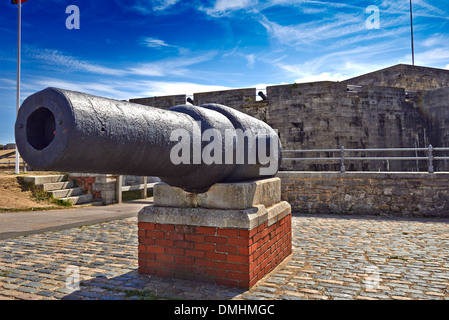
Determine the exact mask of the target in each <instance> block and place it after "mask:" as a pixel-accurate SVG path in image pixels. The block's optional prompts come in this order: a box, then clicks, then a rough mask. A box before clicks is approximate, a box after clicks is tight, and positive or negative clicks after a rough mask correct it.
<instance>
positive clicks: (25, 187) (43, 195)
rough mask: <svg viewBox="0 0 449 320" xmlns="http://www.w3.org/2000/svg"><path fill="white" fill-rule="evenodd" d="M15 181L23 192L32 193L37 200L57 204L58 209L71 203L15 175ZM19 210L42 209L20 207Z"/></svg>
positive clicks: (69, 205)
mask: <svg viewBox="0 0 449 320" xmlns="http://www.w3.org/2000/svg"><path fill="white" fill-rule="evenodd" d="M17 181H18V182H19V185H20V188H21V189H22V191H24V192H27V191H30V192H31V194H32V197H33V198H34V199H35V200H36V201H37V202H48V203H52V204H55V205H56V206H58V207H57V209H60V207H65V208H70V207H72V203H71V202H70V201H65V200H61V199H56V198H54V197H53V196H52V195H51V194H50V193H48V192H47V191H45V190H44V189H42V188H41V187H38V186H36V185H35V184H33V183H31V182H25V181H24V179H23V178H22V177H17ZM45 209H46V210H51V209H50V208H45ZM19 211H42V210H39V208H32V210H23V209H20V210H19Z"/></svg>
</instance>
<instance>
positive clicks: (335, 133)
mask: <svg viewBox="0 0 449 320" xmlns="http://www.w3.org/2000/svg"><path fill="white" fill-rule="evenodd" d="M267 92H268V100H269V109H268V116H267V122H268V124H270V125H271V126H272V127H273V128H276V129H278V130H279V133H280V137H281V141H282V143H283V147H284V149H286V150H300V149H308V150H312V149H339V148H341V147H342V146H344V147H345V148H346V149H365V148H402V147H415V146H416V147H424V146H428V145H429V144H431V143H435V142H436V141H435V140H434V137H433V136H432V130H431V125H430V123H429V121H426V117H425V116H424V115H423V110H422V109H420V108H418V107H417V106H416V104H415V103H414V101H411V100H408V99H406V98H407V97H406V92H405V90H404V89H402V88H387V87H378V86H363V87H359V88H357V90H356V91H348V90H347V85H346V84H344V83H338V82H315V83H305V84H293V85H283V86H274V87H268V88H267ZM350 155H351V156H357V157H363V156H373V155H374V154H372V153H371V154H370V153H367V152H363V153H362V152H361V153H352V154H350ZM392 155H394V154H386V153H377V154H375V156H379V157H382V156H392ZM292 156H293V154H292ZM300 156H301V155H300V154H296V155H295V157H300ZM320 156H321V157H322V156H325V155H323V154H321V155H320V154H309V155H307V157H320ZM327 156H332V154H327ZM334 156H337V157H338V156H339V154H336V155H335V154H334ZM396 156H398V155H397V154H396ZM402 156H407V154H405V155H402ZM408 156H414V154H408ZM289 157H290V156H289ZM346 166H347V170H352V171H354V170H374V171H379V170H381V171H388V170H389V171H395V170H400V171H403V170H405V171H418V170H425V163H418V165H417V164H416V163H415V162H413V161H412V162H397V161H362V162H360V161H358V162H351V161H347V163H346ZM283 169H284V170H306V171H309V170H311V171H322V170H323V171H328V170H333V171H337V170H340V163H339V162H338V161H333V162H330V161H319V162H317V161H285V162H284V164H283Z"/></svg>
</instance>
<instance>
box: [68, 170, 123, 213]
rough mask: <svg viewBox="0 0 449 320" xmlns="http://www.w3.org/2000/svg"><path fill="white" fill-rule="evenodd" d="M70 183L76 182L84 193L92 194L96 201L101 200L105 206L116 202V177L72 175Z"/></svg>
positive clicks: (85, 174) (84, 174)
mask: <svg viewBox="0 0 449 320" xmlns="http://www.w3.org/2000/svg"><path fill="white" fill-rule="evenodd" d="M69 181H74V182H75V184H76V185H77V186H78V187H81V188H83V191H84V193H87V194H92V195H93V196H94V198H95V199H96V200H101V201H102V202H103V205H110V204H114V203H115V202H116V183H117V176H115V175H104V174H90V173H71V174H70V175H69Z"/></svg>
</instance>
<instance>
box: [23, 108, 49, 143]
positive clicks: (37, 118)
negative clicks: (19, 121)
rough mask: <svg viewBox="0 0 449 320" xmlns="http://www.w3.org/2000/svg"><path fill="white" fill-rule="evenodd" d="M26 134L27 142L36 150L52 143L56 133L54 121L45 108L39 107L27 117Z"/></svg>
mask: <svg viewBox="0 0 449 320" xmlns="http://www.w3.org/2000/svg"><path fill="white" fill-rule="evenodd" d="M26 134H27V140H28V143H29V144H30V145H31V146H32V147H33V148H35V149H36V150H43V149H45V148H47V147H48V146H49V145H50V143H52V141H53V139H54V138H55V134H56V121H55V116H54V115H53V113H52V112H51V111H50V110H48V109H47V108H39V109H37V110H36V111H34V112H33V113H32V114H31V115H30V116H29V117H28V119H27V125H26Z"/></svg>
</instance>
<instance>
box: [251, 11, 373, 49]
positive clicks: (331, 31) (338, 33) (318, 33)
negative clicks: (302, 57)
mask: <svg viewBox="0 0 449 320" xmlns="http://www.w3.org/2000/svg"><path fill="white" fill-rule="evenodd" d="M259 22H260V23H261V24H262V25H263V26H264V27H265V28H266V30H267V32H268V33H269V34H270V35H271V36H272V37H273V38H276V39H278V40H279V42H280V43H282V44H285V45H289V46H300V45H306V44H307V45H309V44H312V43H314V42H318V41H321V40H327V39H333V38H340V37H345V36H348V35H353V34H355V33H357V32H360V31H365V30H366V28H365V20H364V19H362V18H361V17H360V16H354V15H349V14H342V13H340V14H337V15H335V16H333V17H332V18H325V19H320V20H316V21H312V22H305V23H301V24H298V25H289V26H282V25H280V24H278V23H276V22H273V21H270V20H268V19H267V18H266V17H263V18H262V19H261V20H260V21H259Z"/></svg>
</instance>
